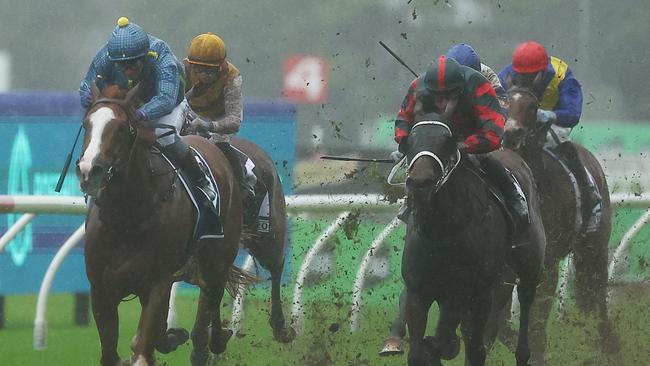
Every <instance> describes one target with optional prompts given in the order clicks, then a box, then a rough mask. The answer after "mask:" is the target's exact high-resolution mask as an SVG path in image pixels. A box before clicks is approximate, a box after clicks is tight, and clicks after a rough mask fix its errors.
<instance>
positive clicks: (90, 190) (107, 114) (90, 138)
mask: <svg viewBox="0 0 650 366" xmlns="http://www.w3.org/2000/svg"><path fill="white" fill-rule="evenodd" d="M138 89H139V88H138V87H137V86H136V87H135V88H133V89H131V90H130V91H129V92H128V93H122V92H117V88H113V87H108V88H106V89H105V90H104V92H103V93H100V92H99V90H98V89H97V87H96V86H95V85H93V86H92V88H91V90H92V94H93V102H92V103H91V105H90V107H89V108H88V110H87V112H86V115H85V116H84V119H83V127H84V130H85V132H84V141H83V147H82V151H83V152H82V154H81V157H80V158H79V160H78V161H77V169H76V173H77V178H78V179H79V183H80V188H81V190H82V191H83V192H84V193H86V194H87V195H90V196H95V197H96V196H97V195H98V193H99V191H100V188H101V187H102V186H104V185H105V184H106V183H108V181H109V180H110V179H111V178H112V176H113V175H114V173H115V172H116V170H117V169H118V168H119V167H120V166H122V165H124V164H126V163H127V162H128V160H129V154H130V150H131V147H132V145H133V138H132V136H133V127H132V126H131V123H130V120H131V118H130V117H131V112H130V110H131V103H132V101H133V98H134V97H135V95H137V92H138Z"/></svg>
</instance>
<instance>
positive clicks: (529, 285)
mask: <svg viewBox="0 0 650 366" xmlns="http://www.w3.org/2000/svg"><path fill="white" fill-rule="evenodd" d="M537 282H538V281H537V276H535V275H532V276H531V275H526V274H523V275H521V278H520V281H519V283H518V284H517V295H518V299H519V308H520V311H521V313H520V315H519V337H518V339H517V350H516V351H515V358H516V360H517V366H526V365H528V360H529V359H530V348H529V346H528V344H529V343H528V328H529V321H530V309H531V307H532V305H533V301H534V300H535V291H536V287H537Z"/></svg>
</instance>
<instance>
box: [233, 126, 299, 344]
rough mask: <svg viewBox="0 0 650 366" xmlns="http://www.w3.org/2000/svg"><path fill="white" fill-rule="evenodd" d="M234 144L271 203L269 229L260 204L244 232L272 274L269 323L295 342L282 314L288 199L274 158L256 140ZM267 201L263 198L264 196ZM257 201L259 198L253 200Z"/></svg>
mask: <svg viewBox="0 0 650 366" xmlns="http://www.w3.org/2000/svg"><path fill="white" fill-rule="evenodd" d="M231 144H232V145H233V146H234V147H236V148H237V149H239V150H241V151H243V152H244V153H245V154H246V155H248V157H249V158H250V159H251V160H252V161H253V163H254V164H255V169H254V170H255V172H256V175H257V176H258V179H259V180H260V181H258V183H257V187H256V192H258V193H259V192H260V191H262V190H266V191H267V192H268V202H269V225H268V230H259V227H258V225H257V214H258V212H256V211H257V210H258V209H259V207H258V206H259V204H261V202H259V201H256V202H255V204H252V206H253V207H250V208H249V209H248V210H247V211H250V212H245V215H247V216H249V217H251V216H252V219H250V220H244V232H245V234H244V235H242V245H243V246H244V247H245V248H246V249H248V250H249V251H250V252H251V254H252V255H253V257H254V258H255V259H256V260H257V261H259V262H260V264H261V265H262V267H264V268H266V269H267V270H269V272H270V273H271V316H270V318H269V324H270V325H271V328H272V329H273V337H274V338H275V339H276V340H277V341H279V342H283V343H287V342H290V341H292V340H293V339H294V338H295V336H296V331H295V330H294V329H293V328H291V327H289V326H287V325H286V322H285V318H284V313H283V311H282V298H281V296H280V295H281V294H280V290H281V287H282V284H281V282H280V281H281V279H282V270H283V269H284V252H285V246H286V238H287V205H286V203H285V200H284V190H283V189H282V182H281V181H280V177H279V176H278V172H277V169H276V168H275V165H274V163H273V159H271V157H270V156H269V155H268V154H267V153H266V152H265V151H264V150H263V149H262V148H261V147H260V146H259V145H257V144H255V143H254V142H252V141H249V140H245V139H241V138H235V137H233V138H232V140H231ZM262 198H263V197H262ZM253 200H257V198H255V199H253Z"/></svg>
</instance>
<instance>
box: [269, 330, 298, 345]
mask: <svg viewBox="0 0 650 366" xmlns="http://www.w3.org/2000/svg"><path fill="white" fill-rule="evenodd" d="M273 338H275V340H276V341H278V342H281V343H291V342H293V340H294V339H296V330H295V329H293V328H292V327H284V328H282V329H280V330H277V331H276V330H275V329H274V330H273Z"/></svg>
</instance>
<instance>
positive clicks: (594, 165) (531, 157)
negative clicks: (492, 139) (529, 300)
mask: <svg viewBox="0 0 650 366" xmlns="http://www.w3.org/2000/svg"><path fill="white" fill-rule="evenodd" d="M532 90H533V89H532V87H523V86H514V87H513V88H511V89H510V90H509V91H508V102H509V106H508V114H509V117H508V120H507V122H506V132H505V135H504V139H503V144H504V146H506V147H508V148H510V149H512V150H514V151H516V152H517V153H519V154H520V155H521V157H522V158H523V159H524V160H525V161H526V163H527V164H528V166H530V169H531V170H532V172H533V175H534V177H535V182H536V184H537V187H538V190H539V194H540V201H541V208H542V216H543V220H544V228H545V230H546V241H547V246H546V259H545V266H544V267H545V270H544V273H543V277H542V281H541V285H540V288H539V289H538V290H537V300H536V302H535V303H536V306H535V308H534V311H533V315H534V316H533V323H532V327H531V338H532V344H533V345H534V346H533V348H532V352H533V354H532V356H533V360H534V361H536V362H537V363H538V364H543V363H544V351H545V349H546V343H547V340H546V322H547V320H548V317H549V313H550V311H551V307H552V305H553V302H554V300H555V291H556V289H557V284H558V270H559V262H560V260H561V259H562V258H564V257H566V256H567V255H568V254H569V253H570V252H573V263H574V266H575V295H576V302H577V305H578V308H579V309H581V310H583V311H595V312H596V314H597V315H598V318H599V325H598V330H599V333H600V336H601V340H602V342H603V345H604V347H605V349H606V350H607V351H609V352H616V351H617V350H618V348H619V341H618V336H617V335H616V333H615V332H614V328H613V326H612V324H611V323H610V320H609V318H608V315H607V261H608V242H609V237H610V233H611V229H612V222H611V214H612V208H611V205H610V200H609V191H608V188H607V181H606V180H605V174H604V173H603V169H602V168H601V166H600V164H599V163H598V161H597V160H596V158H595V157H594V156H593V155H592V154H591V153H590V152H589V151H587V150H586V149H585V148H584V147H582V146H580V145H579V144H576V143H573V145H574V146H575V149H576V151H577V155H578V157H579V159H580V161H581V162H582V164H583V165H584V166H585V167H586V169H587V170H588V171H589V173H590V174H591V176H592V177H593V178H594V180H595V183H596V186H597V187H598V190H599V191H600V194H601V196H602V203H601V210H602V219H601V222H600V225H599V226H598V228H597V229H596V230H595V231H593V232H590V233H585V232H584V230H582V229H581V228H580V225H579V221H578V220H580V219H579V218H580V216H581V215H582V213H581V211H580V210H579V208H578V207H580V206H581V202H579V199H578V198H577V197H579V196H580V195H579V194H576V191H575V188H574V184H573V183H572V180H571V177H570V176H569V174H567V172H566V168H564V167H563V165H562V163H560V162H559V161H558V160H557V159H556V158H554V157H552V156H551V155H550V154H549V153H546V152H545V151H544V144H545V143H546V139H547V137H546V136H547V132H548V129H549V125H548V124H540V123H537V118H536V114H537V108H538V105H539V100H538V98H537V96H536V95H535V94H534V93H533V92H532ZM563 144H569V142H565V143H563ZM561 147H562V145H560V146H559V147H558V148H561ZM558 155H559V154H558ZM577 221H578V222H577Z"/></svg>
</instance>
